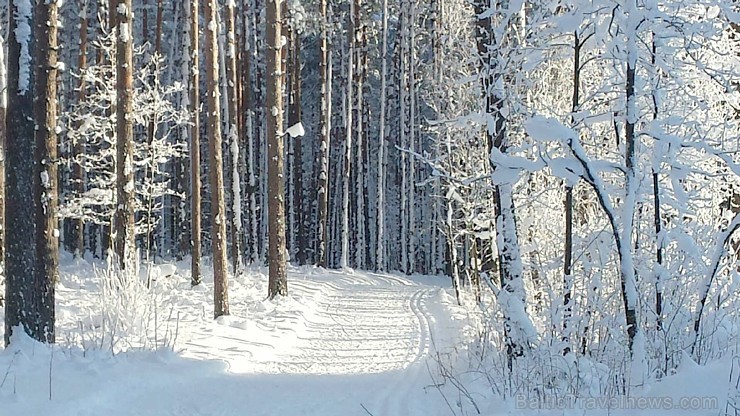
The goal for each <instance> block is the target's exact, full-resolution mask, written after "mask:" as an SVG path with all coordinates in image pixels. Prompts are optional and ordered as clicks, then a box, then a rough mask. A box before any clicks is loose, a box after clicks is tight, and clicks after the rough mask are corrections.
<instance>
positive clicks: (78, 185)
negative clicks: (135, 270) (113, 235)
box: [69, 0, 88, 257]
mask: <svg viewBox="0 0 740 416" xmlns="http://www.w3.org/2000/svg"><path fill="white" fill-rule="evenodd" d="M79 3H80V4H79V8H80V13H79V14H80V51H79V56H78V60H77V70H78V71H79V72H80V73H82V72H84V71H85V70H86V69H87V28H88V16H87V13H88V10H87V5H88V0H79ZM79 88H80V91H79V93H78V95H77V101H78V103H81V102H82V101H84V100H85V99H86V96H87V85H86V84H85V77H80V86H79ZM84 152H85V143H84V141H83V140H81V139H77V141H76V142H75V143H74V144H73V147H72V158H73V159H76V158H77V157H78V156H79V155H82V154H84ZM72 182H73V186H74V191H75V192H76V193H77V195H82V194H83V193H84V192H85V171H84V168H83V167H82V164H80V163H75V164H74V167H73V168H72ZM71 239H72V241H71V244H70V245H69V246H70V248H71V249H72V250H73V251H74V254H75V256H79V257H84V255H85V222H84V220H83V219H82V218H75V219H73V220H72V233H71Z"/></svg>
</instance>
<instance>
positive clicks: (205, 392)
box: [0, 268, 455, 416]
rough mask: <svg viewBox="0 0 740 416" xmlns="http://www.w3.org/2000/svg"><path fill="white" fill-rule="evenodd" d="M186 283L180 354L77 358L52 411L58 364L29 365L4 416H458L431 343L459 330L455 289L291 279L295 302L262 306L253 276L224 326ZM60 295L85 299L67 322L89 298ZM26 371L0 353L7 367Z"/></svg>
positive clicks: (354, 278) (239, 286)
mask: <svg viewBox="0 0 740 416" xmlns="http://www.w3.org/2000/svg"><path fill="white" fill-rule="evenodd" d="M258 274H259V273H258ZM181 279H182V280H181V281H179V283H173V284H174V286H173V287H174V289H173V290H172V294H171V296H172V298H173V299H176V301H175V303H174V308H175V311H174V313H171V315H170V316H171V317H170V321H171V322H170V325H169V328H170V329H171V328H172V327H173V326H174V324H175V323H176V324H177V326H178V331H179V332H178V336H177V340H176V344H175V350H176V352H177V353H178V354H177V355H174V354H168V353H161V352H149V353H147V352H129V353H125V354H123V355H121V356H119V357H118V358H110V357H109V358H107V359H89V358H88V359H76V358H75V357H71V358H69V357H68V359H66V360H65V361H63V362H61V363H60V364H55V370H54V371H56V372H57V374H58V375H57V376H56V378H55V381H54V382H53V383H52V386H53V390H54V399H53V400H52V401H49V400H48V387H44V388H39V387H38V386H39V385H41V386H47V385H48V368H46V367H45V366H44V364H43V363H44V362H46V363H47V364H48V362H49V360H48V359H47V360H46V361H44V359H36V360H35V361H34V360H31V361H33V366H32V367H33V369H32V371H25V370H24V372H25V373H27V374H24V375H23V377H21V378H20V381H19V382H17V384H18V386H15V385H13V386H12V388H11V387H10V386H9V385H8V383H6V386H5V388H3V387H2V386H0V416H5V415H8V416H10V415H13V416H15V415H20V414H22V415H31V416H33V415H37V414H38V415H42V414H43V415H45V416H46V415H51V416H57V415H90V416H92V415H100V414H105V415H106V416H119V415H136V416H139V415H152V416H154V415H156V416H160V415H162V416H168V415H177V416H200V415H208V416H220V415H250V416H251V415H278V414H279V415H286V416H291V415H322V416H332V415H337V416H339V415H341V416H344V415H367V414H368V413H367V412H370V413H371V414H372V415H373V416H396V415H398V416H405V415H437V414H439V415H442V414H448V412H449V409H447V408H446V407H445V406H444V404H443V402H441V400H442V399H441V397H439V395H438V394H437V393H436V392H435V391H434V390H433V389H431V390H430V389H427V387H428V386H429V385H430V384H431V379H430V377H429V374H428V368H427V366H429V367H432V368H434V366H435V365H436V364H435V363H434V361H433V360H431V359H430V357H429V356H430V352H432V349H433V345H432V344H433V334H434V335H435V338H436V335H437V331H438V330H441V332H442V333H443V334H444V333H447V334H450V333H453V332H455V329H454V327H451V326H440V328H437V327H436V324H435V322H436V318H437V317H435V316H433V315H434V313H432V311H431V310H430V308H429V306H430V305H431V304H434V308H432V309H433V311H434V312H436V313H437V314H439V313H440V309H439V305H437V303H440V299H441V298H440V297H439V296H437V295H439V294H440V293H441V292H440V287H446V286H447V280H446V279H444V278H427V277H423V278H419V279H417V278H408V277H405V276H395V275H384V274H374V273H366V272H354V271H351V270H348V271H334V270H323V269H314V268H300V269H291V271H290V273H289V283H288V284H289V290H290V295H289V296H288V297H287V298H285V299H279V300H276V301H273V302H269V301H261V300H260V299H261V296H263V294H262V292H263V291H264V289H265V286H266V282H265V281H264V280H265V276H255V275H254V274H253V273H248V274H247V275H244V276H238V277H237V278H236V279H234V282H233V283H232V292H231V294H230V295H231V299H230V303H231V312H232V314H233V315H231V316H227V317H221V318H219V319H217V320H215V321H214V320H213V319H211V318H210V313H211V310H210V308H208V307H207V306H210V297H211V296H212V295H211V294H212V292H211V291H210V289H209V283H208V282H206V284H204V285H203V286H202V287H200V288H196V289H193V290H191V289H190V288H189V286H188V285H187V282H186V279H184V278H181ZM60 293H63V296H70V297H75V296H76V298H74V299H72V300H70V301H66V300H65V301H64V302H63V303H64V305H63V306H62V307H61V308H60V311H61V312H60V316H62V317H69V316H71V315H73V313H76V312H77V311H78V309H79V308H80V305H82V304H83V303H84V301H85V300H84V298H83V297H82V296H84V295H81V294H80V293H84V291H80V290H73V288H71V287H70V288H62V289H61V290H60ZM86 296H90V295H89V294H88V295H86ZM439 318H442V319H446V318H445V317H444V316H440V317H439ZM64 319H67V318H64ZM75 319H76V318H75ZM67 320H68V321H69V322H67V324H66V326H65V325H62V326H63V328H65V329H64V330H67V331H68V330H70V329H69V328H73V327H74V321H72V320H71V319H67ZM443 323H446V321H444V322H443ZM160 336H161V334H160ZM0 353H1V352H0ZM103 355H104V354H103ZM56 360H58V359H56ZM18 361H19V360H17V359H16V358H12V357H10V354H7V355H6V356H3V355H0V364H3V363H6V362H10V363H11V367H12V366H14V365H17V364H16V362H18ZM36 361H39V362H40V363H39V362H36ZM18 372H19V373H20V369H19V370H18ZM13 377H16V376H15V374H14V375H13ZM0 378H2V377H0ZM68 380H75V383H69V382H68ZM13 383H16V380H15V379H13ZM428 390H429V391H428ZM6 403H9V404H10V406H7V405H6ZM363 407H365V408H366V409H367V411H366V410H365V409H363Z"/></svg>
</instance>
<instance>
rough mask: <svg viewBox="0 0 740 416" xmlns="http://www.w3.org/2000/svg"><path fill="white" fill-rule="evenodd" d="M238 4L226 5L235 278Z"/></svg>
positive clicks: (238, 239) (238, 197) (238, 202)
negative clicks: (236, 14)
mask: <svg viewBox="0 0 740 416" xmlns="http://www.w3.org/2000/svg"><path fill="white" fill-rule="evenodd" d="M235 7H236V4H235V3H234V0H228V1H227V2H226V58H227V62H226V91H227V102H228V108H229V120H228V132H227V137H228V143H229V150H230V152H229V153H230V155H231V172H230V173H231V215H230V217H231V261H232V262H233V268H234V274H236V273H237V271H238V270H239V267H240V266H241V262H242V256H241V251H242V248H241V234H242V215H241V214H242V209H241V207H242V193H241V176H240V174H239V152H240V151H241V149H240V148H239V146H240V143H241V136H242V134H243V133H242V132H240V131H239V129H238V127H237V126H238V120H237V119H238V115H239V113H240V111H239V97H238V96H237V68H236V67H237V65H236V62H237V61H236V58H237V57H236V19H235V12H234V9H235Z"/></svg>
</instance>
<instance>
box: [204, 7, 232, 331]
mask: <svg viewBox="0 0 740 416" xmlns="http://www.w3.org/2000/svg"><path fill="white" fill-rule="evenodd" d="M217 8H218V1H217V0H206V2H205V17H206V22H208V23H207V26H206V44H205V47H206V86H207V91H208V94H207V95H208V144H209V151H210V163H209V166H208V168H209V171H210V172H209V176H210V178H211V181H210V185H211V217H212V218H211V228H212V231H211V236H212V237H211V238H212V243H211V244H212V245H213V316H214V318H218V317H219V316H221V315H228V314H229V296H228V269H227V267H228V266H227V263H228V262H227V260H226V212H225V211H226V210H225V202H224V169H223V150H222V137H221V101H220V99H221V93H220V91H219V87H218V75H219V56H218V23H217V22H218V18H217Z"/></svg>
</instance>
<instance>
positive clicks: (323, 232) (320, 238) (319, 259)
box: [316, 0, 331, 268]
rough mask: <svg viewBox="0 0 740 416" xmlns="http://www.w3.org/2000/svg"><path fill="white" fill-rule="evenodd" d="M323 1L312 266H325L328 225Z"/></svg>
mask: <svg viewBox="0 0 740 416" xmlns="http://www.w3.org/2000/svg"><path fill="white" fill-rule="evenodd" d="M326 2H327V0H321V4H320V8H321V51H320V53H321V60H320V62H319V65H320V66H319V73H320V76H321V110H320V114H319V135H320V138H319V163H318V165H319V178H318V182H317V188H318V190H317V221H316V225H317V230H316V264H317V265H319V266H322V267H324V268H326V267H328V266H329V262H328V254H327V243H328V242H327V236H328V232H329V230H328V223H329V149H330V147H331V73H330V66H329V34H328V31H329V29H328V25H329V21H328V15H327V7H326Z"/></svg>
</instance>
